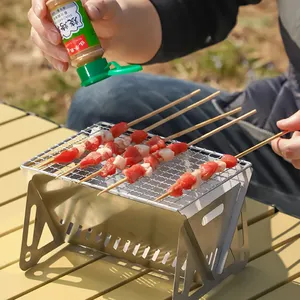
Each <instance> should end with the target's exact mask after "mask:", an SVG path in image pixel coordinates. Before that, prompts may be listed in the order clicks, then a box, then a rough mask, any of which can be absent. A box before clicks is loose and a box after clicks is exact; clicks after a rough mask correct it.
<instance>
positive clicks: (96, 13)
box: [86, 3, 102, 19]
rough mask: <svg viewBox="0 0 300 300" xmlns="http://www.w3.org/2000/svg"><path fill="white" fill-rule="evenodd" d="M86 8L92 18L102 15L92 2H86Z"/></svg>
mask: <svg viewBox="0 0 300 300" xmlns="http://www.w3.org/2000/svg"><path fill="white" fill-rule="evenodd" d="M86 8H87V9H88V10H89V13H90V15H91V17H92V18H93V19H96V18H101V17H102V16H101V13H100V11H99V9H98V8H97V7H96V6H95V5H94V4H92V3H87V4H86Z"/></svg>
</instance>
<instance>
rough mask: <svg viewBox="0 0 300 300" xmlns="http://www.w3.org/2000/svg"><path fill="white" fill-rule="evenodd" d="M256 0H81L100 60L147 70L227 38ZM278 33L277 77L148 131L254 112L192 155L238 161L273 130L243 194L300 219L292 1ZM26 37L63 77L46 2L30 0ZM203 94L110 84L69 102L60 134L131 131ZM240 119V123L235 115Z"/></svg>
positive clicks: (299, 44)
mask: <svg viewBox="0 0 300 300" xmlns="http://www.w3.org/2000/svg"><path fill="white" fill-rule="evenodd" d="M259 2H261V0H236V1H230V0H207V1H199V0H180V1H179V0H85V1H84V7H85V9H86V11H87V13H88V15H89V17H90V19H91V20H92V22H93V26H94V28H95V30H96V33H97V35H98V36H99V38H100V41H101V43H102V45H103V47H104V49H105V56H106V57H107V58H108V59H114V60H117V61H125V62H127V63H129V64H132V63H137V64H142V65H149V64H154V63H161V62H167V61H171V60H173V59H176V58H178V57H182V56H185V55H188V54H190V53H192V52H194V51H197V50H200V49H204V48H207V47H209V46H211V45H214V44H216V43H219V42H221V41H223V40H224V39H226V37H227V36H228V34H229V33H230V32H231V30H232V29H233V28H234V27H235V25H236V22H237V16H238V11H239V8H240V7H241V6H243V5H256V4H258V3H259ZM277 3H278V12H279V28H280V33H281V36H282V41H283V43H284V46H285V50H286V54H287V56H288V58H289V69H288V70H287V72H286V73H285V74H282V75H280V76H278V77H275V78H267V79H263V80H258V81H254V82H252V83H251V84H249V86H247V87H246V88H245V89H244V90H242V91H237V92H235V93H228V92H226V91H221V93H220V94H219V96H218V97H216V98H215V99H214V100H213V101H210V102H207V103H206V104H204V105H202V106H200V107H198V108H196V109H193V110H191V111H189V112H188V113H186V114H184V115H182V116H180V117H178V118H176V119H173V120H172V121H170V122H168V123H166V124H164V125H163V126H160V127H159V128H157V129H156V130H154V131H153V133H155V134H159V135H162V136H168V135H170V134H171V133H174V132H177V131H180V130H183V129H186V128H188V127H190V126H192V125H195V124H197V123H199V122H201V121H204V120H207V119H208V118H212V117H214V116H216V115H218V114H220V113H222V112H225V111H228V110H231V109H233V108H235V107H238V106H241V107H242V111H241V112H240V114H243V113H245V112H247V111H250V110H252V109H256V110H257V113H256V114H255V115H253V116H251V117H249V118H248V119H247V120H245V121H241V122H239V123H238V124H236V125H234V126H232V127H230V128H228V129H226V130H224V131H222V132H219V133H218V134H216V135H214V136H212V137H210V138H208V139H207V140H205V141H203V142H201V143H200V144H199V145H198V146H199V147H204V148H207V149H211V150H214V151H218V152H221V153H230V154H237V153H239V152H241V151H243V150H245V149H247V148H249V147H251V146H253V145H255V144H257V143H258V142H260V141H262V140H264V139H265V138H267V137H269V136H272V135H273V134H274V133H277V132H279V131H280V130H288V131H290V132H291V133H289V134H288V135H287V136H286V137H283V138H278V139H276V140H274V141H273V142H272V144H271V145H266V146H264V147H262V148H260V149H259V150H257V151H254V152H252V153H251V154H249V155H248V156H247V157H246V158H245V159H247V160H248V161H250V162H251V163H252V164H253V169H254V172H253V175H252V179H251V181H250V184H249V188H248V192H247V195H248V196H249V197H251V198H253V199H255V200H257V201H260V202H263V203H265V204H268V205H273V206H275V207H276V208H277V209H279V210H280V211H282V212H284V213H287V214H290V215H292V216H295V217H298V218H300V171H299V169H300V132H299V130H300V59H299V56H300V19H299V17H298V16H299V12H300V1H298V0H291V1H285V0H278V1H277ZM28 18H29V20H30V23H31V24H32V30H31V37H32V40H33V42H34V43H35V44H36V45H37V47H39V48H40V49H41V51H42V52H43V54H44V56H45V58H46V59H47V60H48V61H49V62H50V63H51V64H52V65H53V66H54V67H55V68H56V69H57V70H60V71H62V72H65V71H67V69H68V68H69V60H68V55H67V52H66V50H65V49H64V47H63V45H62V43H61V38H60V35H59V33H58V31H57V29H56V28H55V26H54V25H53V23H51V22H50V21H49V19H48V17H47V8H46V5H45V0H32V7H31V9H30V11H29V13H28ZM198 88H200V89H201V96H202V97H206V96H207V95H209V94H211V93H212V92H214V91H215V89H214V88H212V87H209V86H206V85H204V84H198V83H195V82H190V81H183V80H179V79H176V78H169V77H165V76H154V75H151V74H146V73H143V72H141V73H135V74H131V75H123V76H119V77H118V76H117V77H111V78H109V79H106V80H104V81H102V82H99V83H97V84H94V85H92V86H89V87H85V88H82V89H79V90H78V91H77V92H76V94H75V95H74V98H73V101H72V104H71V107H70V109H69V113H68V120H67V126H68V127H69V128H71V129H74V130H81V129H83V128H85V127H87V126H90V125H92V124H94V123H96V122H99V121H106V122H112V123H117V122H120V121H126V122H129V121H131V120H133V119H135V118H137V117H139V116H141V115H143V114H146V113H148V112H150V111H152V110H155V109H157V108H158V107H161V106H163V105H165V104H167V103H169V102H170V101H173V100H175V99H177V98H179V97H182V96H184V95H186V94H187V93H190V92H192V91H193V90H196V89H198ZM198 99H199V95H198V96H197V97H196V96H195V97H193V98H192V99H190V100H189V101H185V103H182V104H180V105H178V106H176V107H173V108H172V109H170V110H168V111H167V112H164V113H161V114H159V115H157V116H155V117H153V118H151V119H148V120H147V121H145V122H143V123H142V124H139V125H138V126H137V127H136V128H144V127H146V126H148V125H150V124H152V123H153V122H156V121H158V120H160V119H162V118H164V117H166V116H168V115H170V114H171V113H174V112H176V111H178V110H179V109H181V108H183V107H184V106H186V105H188V104H191V103H193V102H195V101H196V100H198ZM237 116H238V115H237ZM227 121H228V120H221V121H218V122H216V123H214V124H211V125H209V126H206V127H205V128H202V129H199V130H196V131H194V132H191V133H189V134H188V135H186V136H183V137H182V138H180V140H182V141H190V140H193V139H195V138H196V137H199V136H200V135H202V134H204V133H206V132H208V131H210V130H212V129H214V128H216V127H217V126H220V125H222V124H224V123H225V122H227Z"/></svg>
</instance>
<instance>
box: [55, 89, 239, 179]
mask: <svg viewBox="0 0 300 300" xmlns="http://www.w3.org/2000/svg"><path fill="white" fill-rule="evenodd" d="M219 93H220V92H219V91H217V92H215V93H213V94H211V95H209V96H208V97H206V98H204V99H202V100H199V101H197V102H196V103H194V104H192V105H189V106H188V107H186V108H183V109H181V110H180V111H178V112H176V113H174V114H172V115H171V116H169V117H167V118H165V119H163V120H160V121H159V122H156V123H154V124H153V125H151V126H149V127H147V128H145V129H144V131H145V132H148V131H150V130H152V129H154V128H156V127H158V126H160V125H162V124H164V123H166V122H168V121H170V120H172V119H174V118H176V117H178V116H180V115H181V114H184V113H185V112H187V111H189V110H191V109H193V108H195V107H197V106H199V105H202V104H204V103H206V102H207V101H209V100H211V99H213V98H214V97H215V96H216V95H218V94H219ZM177 101H178V100H177ZM170 104H171V103H170ZM170 104H168V105H170ZM240 110H241V108H236V109H234V110H232V111H231V112H227V113H224V114H222V115H220V116H217V117H215V118H213V119H210V120H207V121H205V122H202V123H200V124H198V125H196V126H192V127H191V128H188V129H186V130H184V131H186V132H184V131H181V132H178V133H177V134H176V135H177V137H179V136H182V135H184V134H185V133H187V132H191V131H194V130H196V129H197V128H200V127H203V126H205V125H207V124H210V123H212V122H214V121H216V120H219V119H222V118H224V117H226V116H227V115H230V114H234V113H236V112H238V111H240ZM171 137H172V136H171ZM169 139H170V137H167V141H168V140H169ZM79 166H80V163H78V164H77V165H75V166H74V167H72V168H71V169H69V170H67V171H65V172H63V173H61V174H59V175H58V176H57V177H56V178H59V177H62V176H66V175H68V174H69V173H71V172H73V171H74V170H76V169H77V168H78V167H79ZM98 172H99V171H96V172H94V173H93V174H91V175H89V176H88V177H85V178H84V179H82V180H81V181H80V182H85V181H87V180H90V179H92V178H93V177H95V176H97V174H98Z"/></svg>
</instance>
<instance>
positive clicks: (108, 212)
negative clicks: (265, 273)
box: [20, 123, 252, 299]
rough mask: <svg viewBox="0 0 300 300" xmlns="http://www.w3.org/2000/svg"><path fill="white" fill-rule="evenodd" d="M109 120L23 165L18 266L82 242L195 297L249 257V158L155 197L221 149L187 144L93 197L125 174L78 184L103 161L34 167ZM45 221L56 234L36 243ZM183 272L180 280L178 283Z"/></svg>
mask: <svg viewBox="0 0 300 300" xmlns="http://www.w3.org/2000/svg"><path fill="white" fill-rule="evenodd" d="M110 126H112V124H108V123H99V124H95V125H94V126H92V127H89V128H87V129H85V130H83V131H81V132H79V133H78V134H76V135H74V136H73V137H71V138H69V139H67V140H65V141H63V142H61V143H59V144H58V145H55V146H53V147H52V148H50V149H48V150H47V151H45V152H43V153H41V154H39V155H37V156H36V157H34V158H32V159H31V160H29V161H27V162H25V163H24V164H23V165H22V169H23V170H24V172H25V173H27V174H28V198H27V207H26V213H25V223H24V232H23V241H22V251H21V259H20V266H21V268H22V269H23V270H26V269H27V268H29V267H31V266H33V265H34V264H36V263H37V262H38V261H39V259H40V258H41V257H42V256H44V255H45V254H46V253H48V252H49V251H51V250H53V249H54V248H56V247H58V246H59V245H61V244H62V243H64V242H69V243H74V244H79V245H83V246H86V247H90V248H93V249H96V250H99V251H103V252H105V253H107V254H110V255H114V256H117V257H121V258H126V259H128V260H129V261H131V262H135V263H138V264H141V265H144V266H147V267H149V268H153V269H156V270H162V271H164V272H168V273H171V274H174V295H173V296H174V299H198V298H199V297H201V296H202V295H204V294H205V293H206V292H207V291H209V290H210V289H211V288H213V287H214V286H215V285H216V284H218V283H219V282H220V281H222V280H223V279H224V278H226V277H227V276H229V275H230V274H232V273H234V272H236V271H238V270H240V269H241V268H243V267H244V266H245V264H246V263H247V257H248V242H247V224H246V220H245V216H244V213H243V212H244V210H245V203H244V199H245V194H246V191H247V188H248V184H249V180H250V178H251V174H252V170H251V164H250V163H249V162H246V161H240V162H239V164H238V165H237V166H236V167H235V168H233V169H229V170H226V171H224V172H223V173H221V174H218V175H215V176H214V177H213V178H211V179H210V180H209V181H207V182H205V183H203V184H201V186H200V187H199V188H198V189H197V190H194V191H188V192H185V193H184V195H183V196H182V197H180V198H173V197H167V198H165V199H164V200H163V201H162V202H160V203H158V202H155V201H154V199H156V198H157V197H158V196H160V195H161V194H163V193H164V192H166V190H167V189H168V187H170V186H171V185H172V184H173V183H174V182H175V181H176V180H177V179H178V178H179V176H180V175H181V174H182V173H183V172H185V171H187V170H194V169H196V168H197V167H198V166H199V164H201V163H203V162H205V161H208V160H213V159H217V158H220V157H221V154H220V153H216V152H213V151H209V150H206V149H202V148H199V147H191V148H190V149H189V150H188V151H187V152H186V153H184V154H182V155H180V156H178V157H176V158H175V159H174V160H173V161H171V162H168V163H163V164H162V165H160V166H159V168H158V169H157V170H156V171H155V172H154V174H153V175H152V176H151V177H150V178H149V177H145V178H142V179H141V180H139V181H138V182H136V183H134V184H131V185H130V184H127V183H124V184H122V185H120V186H119V187H118V188H116V189H113V190H111V191H110V192H109V193H106V194H103V195H101V196H98V197H97V193H98V191H99V190H101V189H103V188H105V187H107V186H109V185H111V184H112V183H114V182H116V181H118V180H120V179H121V178H122V174H120V173H117V174H116V175H114V176H111V177H110V178H107V179H103V178H101V177H98V176H97V177H96V178H93V179H91V180H90V181H88V182H84V183H80V184H79V181H80V180H81V179H83V178H84V177H86V176H88V175H90V174H91V173H93V172H95V171H96V170H98V169H99V168H100V167H101V166H97V167H89V168H87V169H84V170H80V169H76V170H75V171H73V172H72V173H70V174H68V175H67V176H64V177H61V178H56V176H57V174H58V173H59V172H61V171H65V170H67V168H69V167H66V166H65V165H61V164H52V165H49V166H47V167H46V168H45V169H43V170H39V169H38V166H39V164H41V163H42V162H44V161H45V160H47V159H49V158H51V157H53V156H54V155H55V154H56V153H58V152H59V151H60V150H62V149H66V148H69V147H71V146H72V145H73V144H74V143H78V142H80V141H81V140H82V139H84V138H85V137H86V136H87V135H89V134H90V133H91V130H92V129H93V128H95V127H98V128H99V130H100V129H109V128H110ZM129 133H130V132H128V134H129ZM150 137H151V135H150ZM75 163H77V161H75ZM33 206H36V208H37V212H36V220H35V222H36V225H35V230H34V234H33V243H32V245H27V239H28V225H29V220H30V213H31V208H32V207H33ZM45 223H47V225H48V226H49V228H50V231H51V232H52V235H53V241H52V242H50V243H49V244H48V246H46V247H44V248H40V249H38V243H39V240H40V237H41V234H42V231H43V228H44V225H45ZM238 225H240V227H241V228H240V229H239V230H238ZM240 233H242V234H240ZM241 239H242V241H240V240H241ZM26 255H27V256H26ZM28 256H29V257H30V259H28ZM196 274H197V276H196ZM182 278H184V279H185V280H184V286H183V288H182V289H181V291H179V290H178V287H179V286H178V285H179V281H180V279H182ZM195 282H197V283H198V284H199V285H200V286H201V288H200V289H198V291H197V292H195V293H194V294H193V295H190V296H189V295H188V290H189V288H190V287H191V285H192V283H195Z"/></svg>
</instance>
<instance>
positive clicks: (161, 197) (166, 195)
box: [155, 131, 289, 202]
mask: <svg viewBox="0 0 300 300" xmlns="http://www.w3.org/2000/svg"><path fill="white" fill-rule="evenodd" d="M288 132H289V131H282V132H279V133H277V134H275V135H273V136H271V137H269V138H268V139H266V140H264V141H262V142H260V143H258V144H256V145H254V146H253V147H251V148H248V149H247V150H245V151H243V152H241V153H239V154H237V155H235V158H236V159H240V158H241V157H243V156H246V155H248V154H249V153H251V152H253V151H255V150H257V149H259V148H261V147H263V146H264V145H266V144H268V143H269V142H271V141H272V140H274V139H276V138H278V137H281V136H284V135H286V134H287V133H288ZM170 194H171V192H166V193H164V194H163V195H161V196H159V197H158V198H156V199H155V201H156V202H158V201H161V200H163V199H164V198H166V197H168V196H170Z"/></svg>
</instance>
